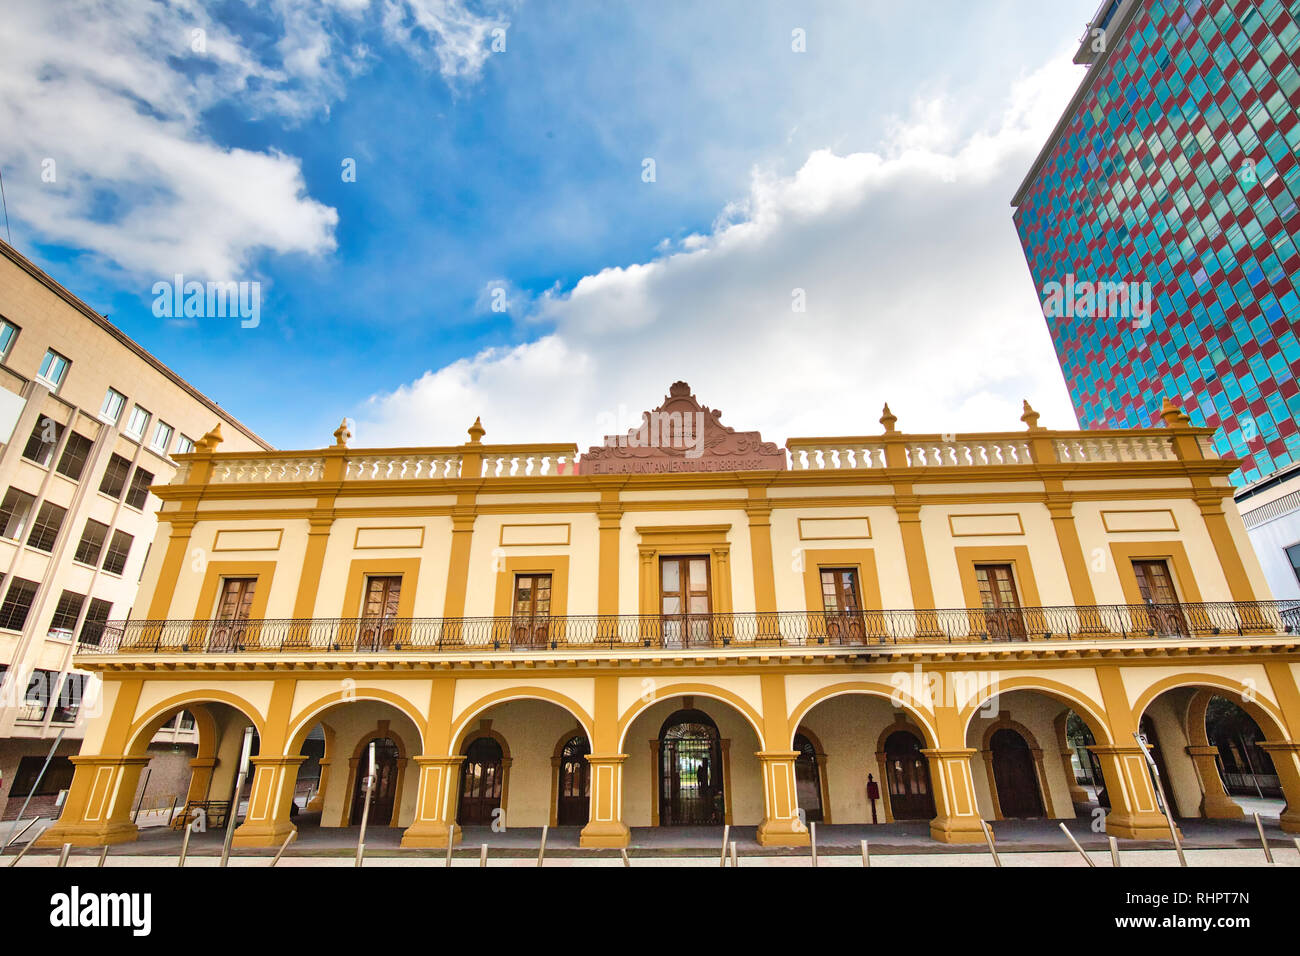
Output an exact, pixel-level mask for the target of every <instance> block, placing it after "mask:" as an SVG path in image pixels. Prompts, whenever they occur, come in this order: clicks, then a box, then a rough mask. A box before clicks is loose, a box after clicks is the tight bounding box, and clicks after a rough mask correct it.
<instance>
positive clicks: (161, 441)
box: [151, 419, 172, 455]
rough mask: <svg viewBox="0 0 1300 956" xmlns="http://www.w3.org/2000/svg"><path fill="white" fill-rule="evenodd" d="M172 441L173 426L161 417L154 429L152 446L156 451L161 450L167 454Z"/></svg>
mask: <svg viewBox="0 0 1300 956" xmlns="http://www.w3.org/2000/svg"><path fill="white" fill-rule="evenodd" d="M171 443H172V427H171V426H170V425H168V424H167V423H166V422H164V421H162V420H161V419H160V420H159V421H158V424H157V425H156V426H155V427H154V430H153V444H152V446H151V447H152V448H153V450H154V451H160V452H162V453H163V454H164V455H165V454H167V446H168V445H170V444H171Z"/></svg>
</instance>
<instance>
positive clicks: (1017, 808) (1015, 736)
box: [989, 727, 1045, 819]
mask: <svg viewBox="0 0 1300 956" xmlns="http://www.w3.org/2000/svg"><path fill="white" fill-rule="evenodd" d="M989 751H990V752H991V753H992V757H993V759H992V763H993V785H994V787H996V788H997V794H998V807H999V809H1001V811H1002V816H1003V817H1004V818H1015V817H1020V818H1026V819H1037V818H1040V817H1042V816H1044V815H1045V814H1044V812H1043V794H1042V791H1041V790H1040V788H1039V786H1038V772H1037V769H1036V768H1035V766H1034V755H1033V754H1032V753H1031V752H1030V750H1029V744H1028V742H1026V740H1025V738H1024V737H1022V736H1021V735H1020V734H1019V733H1018V732H1017V731H1015V730H1012V729H1011V728H1010V727H1002V728H1000V729H999V730H995V731H994V732H993V736H992V737H990V738H989Z"/></svg>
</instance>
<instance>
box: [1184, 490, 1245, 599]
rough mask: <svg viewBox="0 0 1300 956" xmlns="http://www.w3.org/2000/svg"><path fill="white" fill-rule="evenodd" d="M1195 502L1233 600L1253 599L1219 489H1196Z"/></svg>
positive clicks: (1221, 491)
mask: <svg viewBox="0 0 1300 956" xmlns="http://www.w3.org/2000/svg"><path fill="white" fill-rule="evenodd" d="M1204 480H1206V481H1208V479H1204ZM1196 504H1197V506H1198V507H1199V508H1200V509H1201V518H1202V520H1203V521H1204V522H1205V530H1206V531H1208V532H1209V533H1210V542H1211V543H1212V544H1213V545H1214V554H1215V557H1217V558H1218V559H1219V567H1221V568H1222V569H1223V576H1224V577H1225V578H1227V580H1228V591H1229V593H1231V594H1232V599H1233V600H1234V601H1253V600H1255V589H1254V588H1253V587H1251V586H1250V578H1249V577H1248V576H1247V575H1246V566H1245V564H1243V563H1242V560H1241V554H1240V553H1239V552H1238V551H1237V545H1236V542H1234V541H1233V540H1232V532H1231V531H1230V530H1229V529H1228V519H1227V518H1226V517H1225V516H1224V514H1223V489H1222V488H1217V489H1216V488H1206V489H1198V490H1197V493H1196Z"/></svg>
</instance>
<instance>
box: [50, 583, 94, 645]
mask: <svg viewBox="0 0 1300 956" xmlns="http://www.w3.org/2000/svg"><path fill="white" fill-rule="evenodd" d="M85 603H86V595H84V594H78V593H77V592H76V591H64V592H63V593H62V594H60V595H59V603H58V606H57V607H55V609H54V617H53V618H51V619H50V637H57V638H59V639H60V640H64V641H70V640H72V635H73V633H74V632H75V631H76V630H77V617H78V616H79V615H80V614H81V606H82V605H83V604H85Z"/></svg>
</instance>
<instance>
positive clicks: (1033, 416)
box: [1020, 398, 1038, 432]
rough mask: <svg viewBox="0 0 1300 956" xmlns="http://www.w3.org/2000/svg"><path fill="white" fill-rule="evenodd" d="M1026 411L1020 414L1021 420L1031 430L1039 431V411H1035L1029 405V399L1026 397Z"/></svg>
mask: <svg viewBox="0 0 1300 956" xmlns="http://www.w3.org/2000/svg"><path fill="white" fill-rule="evenodd" d="M1024 405H1025V410H1024V411H1025V413H1024V414H1023V415H1021V416H1020V420H1021V421H1022V422H1024V423H1025V426H1026V427H1027V428H1028V429H1029V430H1030V431H1031V432H1035V431H1038V412H1036V411H1034V410H1033V408H1031V407H1030V405H1029V399H1027V398H1026V399H1024Z"/></svg>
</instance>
